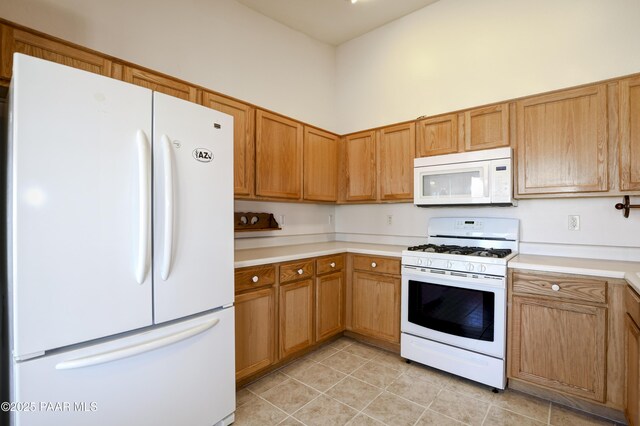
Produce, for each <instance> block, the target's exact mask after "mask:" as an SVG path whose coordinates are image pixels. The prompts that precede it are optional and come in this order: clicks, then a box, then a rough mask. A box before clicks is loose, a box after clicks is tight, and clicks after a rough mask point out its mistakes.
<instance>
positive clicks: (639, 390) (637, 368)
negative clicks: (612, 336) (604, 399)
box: [625, 315, 640, 426]
mask: <svg viewBox="0 0 640 426" xmlns="http://www.w3.org/2000/svg"><path fill="white" fill-rule="evenodd" d="M625 354H626V355H625V357H626V362H625V364H626V368H627V375H626V376H627V381H626V392H625V395H626V397H625V414H626V415H627V420H628V421H629V424H630V425H631V426H640V328H638V324H636V323H635V322H633V320H632V319H631V317H630V316H629V315H627V317H626V337H625Z"/></svg>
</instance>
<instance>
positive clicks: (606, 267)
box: [509, 254, 640, 292]
mask: <svg viewBox="0 0 640 426" xmlns="http://www.w3.org/2000/svg"><path fill="white" fill-rule="evenodd" d="M509 268H515V269H529V270H535V271H543V272H558V273H565V274H578V275H590V276H596V277H606V278H618V279H626V280H627V282H628V283H629V284H630V285H631V286H632V287H633V288H634V289H635V290H636V291H637V292H640V262H621V261H616V260H599V259H580V258H575V257H557V256H539V255H532V254H519V255H517V256H516V257H514V258H513V259H511V260H510V261H509Z"/></svg>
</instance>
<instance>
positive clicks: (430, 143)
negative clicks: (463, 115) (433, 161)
mask: <svg viewBox="0 0 640 426" xmlns="http://www.w3.org/2000/svg"><path fill="white" fill-rule="evenodd" d="M416 125H417V141H416V157H428V156H430V155H441V154H451V153H454V152H458V115H457V114H447V115H441V116H438V117H431V118H425V119H424V120H420V121H418V122H417V123H416Z"/></svg>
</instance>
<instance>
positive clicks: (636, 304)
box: [624, 286, 640, 325]
mask: <svg viewBox="0 0 640 426" xmlns="http://www.w3.org/2000/svg"><path fill="white" fill-rule="evenodd" d="M624 302H625V305H626V307H627V313H628V314H629V316H630V317H631V318H632V319H633V321H634V322H635V323H636V324H637V325H640V296H638V293H636V292H635V291H634V290H633V289H632V288H631V287H629V286H627V294H625V296H624Z"/></svg>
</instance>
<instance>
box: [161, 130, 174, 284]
mask: <svg viewBox="0 0 640 426" xmlns="http://www.w3.org/2000/svg"><path fill="white" fill-rule="evenodd" d="M161 139H162V154H163V155H162V156H163V161H164V247H163V249H162V267H161V268H162V269H161V270H160V276H161V277H162V280H163V281H166V280H167V278H169V272H170V271H171V251H172V250H173V167H172V164H171V162H172V158H171V140H169V137H168V136H167V135H162V138H161Z"/></svg>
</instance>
